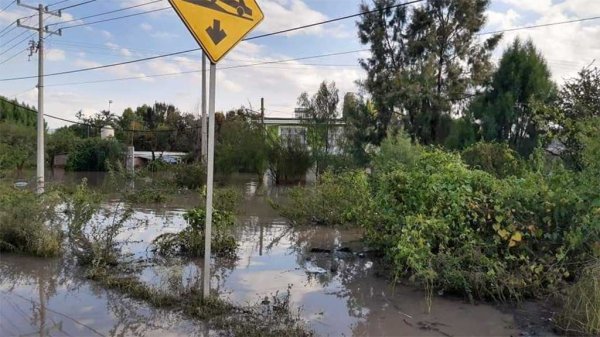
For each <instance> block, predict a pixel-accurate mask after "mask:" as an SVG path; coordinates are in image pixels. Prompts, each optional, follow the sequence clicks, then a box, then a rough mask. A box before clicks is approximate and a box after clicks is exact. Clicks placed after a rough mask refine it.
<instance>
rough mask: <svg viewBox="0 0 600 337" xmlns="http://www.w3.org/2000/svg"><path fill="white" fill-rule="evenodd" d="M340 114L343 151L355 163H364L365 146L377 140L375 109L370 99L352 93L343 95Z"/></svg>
mask: <svg viewBox="0 0 600 337" xmlns="http://www.w3.org/2000/svg"><path fill="white" fill-rule="evenodd" d="M342 116H343V118H344V122H345V123H346V125H345V126H344V135H345V138H346V141H345V143H344V147H345V151H346V152H347V153H348V154H350V155H351V156H352V157H353V159H354V161H355V163H357V164H359V165H365V164H367V163H368V161H369V155H368V152H367V147H368V146H369V144H373V143H375V142H376V140H377V129H376V127H375V125H376V123H377V111H376V110H375V106H374V105H373V103H372V102H371V101H370V100H365V99H364V98H363V97H361V96H358V95H356V94H353V93H347V94H346V95H345V96H344V104H343V108H342Z"/></svg>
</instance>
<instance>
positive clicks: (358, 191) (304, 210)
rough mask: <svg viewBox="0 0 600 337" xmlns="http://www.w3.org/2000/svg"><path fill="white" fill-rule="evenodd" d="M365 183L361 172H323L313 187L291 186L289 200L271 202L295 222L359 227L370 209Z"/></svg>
mask: <svg viewBox="0 0 600 337" xmlns="http://www.w3.org/2000/svg"><path fill="white" fill-rule="evenodd" d="M370 200H371V199H370V196H369V183H368V179H367V175H366V174H365V173H364V172H363V171H348V172H344V173H341V174H339V175H334V174H333V173H331V172H326V173H324V174H323V175H321V176H320V178H319V181H318V183H317V185H316V186H315V187H314V188H304V187H294V188H292V189H291V190H290V192H289V202H288V203H282V204H275V203H272V205H273V206H274V207H275V208H276V209H278V210H279V211H280V213H281V215H282V216H284V217H286V218H287V219H289V220H290V221H292V222H293V223H294V224H297V225H307V224H311V225H324V226H335V225H346V226H353V225H354V226H360V225H361V222H362V220H363V219H364V218H365V216H366V215H367V214H366V212H368V210H369V209H370V207H369V206H370Z"/></svg>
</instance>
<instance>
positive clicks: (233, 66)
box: [46, 49, 368, 87]
mask: <svg viewBox="0 0 600 337" xmlns="http://www.w3.org/2000/svg"><path fill="white" fill-rule="evenodd" d="M367 50H368V49H358V50H351V51H344V52H337V53H330V54H320V55H312V56H304V57H297V58H292V59H284V60H273V61H263V62H256V63H251V64H242V65H232V66H225V67H218V68H217V70H218V71H222V70H230V69H239V68H248V67H256V66H261V65H267V64H278V63H285V62H292V61H301V60H309V59H317V58H323V57H331V56H339V55H347V54H353V53H360V52H363V51H367ZM201 72H202V70H188V71H180V72H171V73H162V74H154V75H141V76H131V77H122V78H116V79H114V78H113V79H106V80H95V81H84V82H69V83H57V84H47V85H46V87H54V86H67V85H75V84H78V85H79V84H94V83H105V82H117V81H127V80H139V79H145V78H153V77H167V76H176V75H184V74H194V73H201Z"/></svg>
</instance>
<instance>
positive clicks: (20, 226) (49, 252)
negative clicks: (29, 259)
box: [0, 185, 63, 257]
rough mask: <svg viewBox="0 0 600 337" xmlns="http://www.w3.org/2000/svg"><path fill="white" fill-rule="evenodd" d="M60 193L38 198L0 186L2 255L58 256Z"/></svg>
mask: <svg viewBox="0 0 600 337" xmlns="http://www.w3.org/2000/svg"><path fill="white" fill-rule="evenodd" d="M60 201H61V198H60V193H58V192H56V191H49V192H47V193H45V194H42V195H38V194H35V193H34V192H31V191H28V190H18V189H15V188H13V187H9V186H5V185H0V252H14V253H22V254H29V255H34V256H42V257H49V256H56V255H58V254H59V253H60V251H61V246H62V238H63V235H62V230H61V226H60V223H61V221H60V220H61V218H60V215H59V211H58V208H59V205H60Z"/></svg>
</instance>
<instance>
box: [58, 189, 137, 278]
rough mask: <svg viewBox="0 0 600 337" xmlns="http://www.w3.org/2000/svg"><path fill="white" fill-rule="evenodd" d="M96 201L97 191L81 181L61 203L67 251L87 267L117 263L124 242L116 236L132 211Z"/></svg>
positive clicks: (101, 266)
mask: <svg viewBox="0 0 600 337" xmlns="http://www.w3.org/2000/svg"><path fill="white" fill-rule="evenodd" d="M100 201H101V199H100V195H99V194H97V193H95V192H93V191H91V190H89V189H88V188H87V186H86V184H85V181H84V183H83V184H81V185H79V186H78V187H77V189H76V190H75V192H74V193H73V194H72V195H70V196H69V197H68V198H67V203H66V205H65V206H66V207H65V214H66V215H67V223H68V235H69V246H70V248H71V252H72V254H73V255H74V256H75V257H76V258H77V263H79V264H80V265H83V266H86V267H89V268H91V270H95V269H98V268H104V267H106V266H113V265H117V264H118V263H119V259H120V258H121V257H122V256H121V247H122V246H123V245H124V244H125V243H126V242H122V241H118V240H117V237H118V236H119V235H120V234H121V233H123V231H124V229H125V224H126V223H127V221H129V220H130V219H131V216H132V215H133V210H132V209H131V208H127V207H121V204H118V205H116V206H113V205H107V206H101V204H100Z"/></svg>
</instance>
